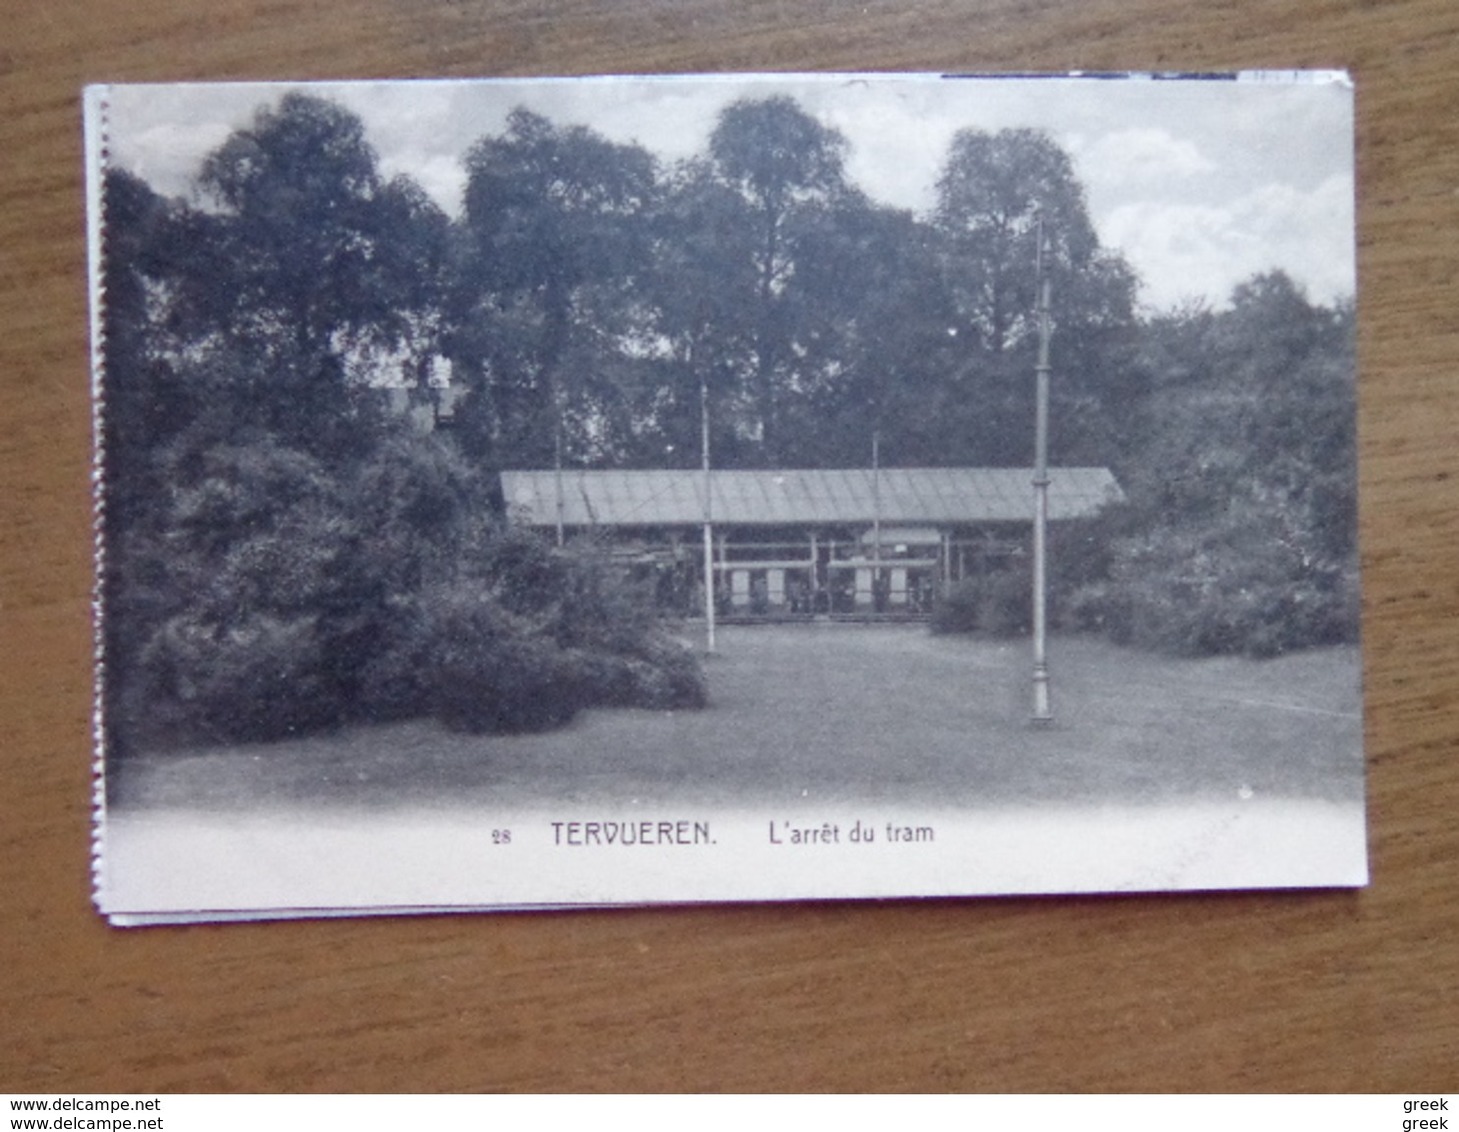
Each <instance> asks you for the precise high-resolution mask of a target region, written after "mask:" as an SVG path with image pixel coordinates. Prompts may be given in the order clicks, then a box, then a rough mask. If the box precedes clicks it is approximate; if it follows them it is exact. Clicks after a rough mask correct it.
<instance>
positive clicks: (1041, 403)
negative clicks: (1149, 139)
mask: <svg viewBox="0 0 1459 1132" xmlns="http://www.w3.org/2000/svg"><path fill="white" fill-rule="evenodd" d="M1044 251H1045V249H1044V218H1043V216H1042V215H1040V216H1039V219H1038V251H1037V252H1036V253H1035V257H1034V276H1035V278H1036V280H1037V283H1038V327H1039V354H1038V363H1037V364H1036V365H1035V366H1034V384H1035V391H1034V448H1033V451H1034V456H1033V722H1034V723H1036V724H1042V723H1048V722H1050V721H1051V720H1052V719H1053V718H1054V715H1053V712H1052V711H1051V710H1050V708H1049V659H1048V639H1047V638H1048V619H1047V608H1046V597H1047V591H1048V578H1047V574H1046V557H1047V546H1046V537H1047V528H1048V522H1049V335H1050V333H1051V330H1052V328H1051V327H1050V324H1049V279H1048V276H1047V275H1046V274H1045V263H1044Z"/></svg>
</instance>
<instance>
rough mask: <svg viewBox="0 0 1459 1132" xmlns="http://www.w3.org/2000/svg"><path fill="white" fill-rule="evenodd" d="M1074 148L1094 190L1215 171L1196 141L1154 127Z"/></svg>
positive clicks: (1121, 132) (1107, 136)
mask: <svg viewBox="0 0 1459 1132" xmlns="http://www.w3.org/2000/svg"><path fill="white" fill-rule="evenodd" d="M1071 148H1072V149H1074V157H1075V159H1076V160H1077V161H1078V163H1079V167H1080V169H1081V171H1082V172H1083V173H1084V174H1085V176H1086V178H1087V179H1088V180H1089V182H1090V186H1089V187H1090V188H1091V190H1093V191H1099V190H1105V191H1109V190H1113V189H1117V188H1129V187H1131V186H1134V185H1149V184H1152V183H1153V184H1166V183H1169V182H1170V181H1172V180H1177V181H1178V180H1183V179H1186V178H1190V177H1195V176H1197V175H1199V174H1202V173H1209V172H1211V171H1212V170H1213V169H1215V168H1216V165H1215V162H1213V161H1211V159H1210V158H1208V157H1207V156H1206V155H1205V154H1204V153H1202V152H1201V150H1200V147H1198V146H1197V145H1196V144H1195V143H1194V142H1192V141H1190V140H1188V139H1186V138H1178V137H1175V136H1174V135H1173V134H1171V133H1170V132H1169V131H1168V130H1163V129H1158V128H1154V127H1135V128H1131V129H1126V130H1116V131H1114V132H1113V133H1109V134H1103V135H1101V136H1099V137H1097V138H1096V139H1094V140H1093V141H1092V142H1088V143H1085V144H1082V145H1081V144H1078V143H1075V144H1074V145H1072V146H1071Z"/></svg>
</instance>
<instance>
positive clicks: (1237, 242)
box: [1101, 174, 1354, 307]
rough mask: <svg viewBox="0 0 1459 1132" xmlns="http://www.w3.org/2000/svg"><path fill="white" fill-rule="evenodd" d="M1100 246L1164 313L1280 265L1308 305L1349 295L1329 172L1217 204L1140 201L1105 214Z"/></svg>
mask: <svg viewBox="0 0 1459 1132" xmlns="http://www.w3.org/2000/svg"><path fill="white" fill-rule="evenodd" d="M1101 227H1102V232H1101V235H1102V237H1103V238H1104V240H1105V241H1106V242H1108V243H1110V244H1112V245H1114V246H1116V247H1118V248H1120V249H1121V250H1123V251H1124V253H1125V255H1126V257H1127V258H1128V259H1129V261H1130V263H1131V264H1132V265H1133V266H1134V268H1135V270H1136V271H1138V272H1139V273H1140V276H1141V278H1142V280H1143V281H1144V290H1143V295H1142V297H1143V299H1144V301H1145V302H1147V303H1149V304H1150V305H1152V306H1155V307H1168V306H1170V305H1172V304H1174V303H1177V302H1179V301H1181V300H1182V299H1185V298H1191V297H1196V296H1204V297H1207V298H1209V299H1212V300H1213V301H1215V302H1218V303H1219V302H1223V301H1224V300H1225V299H1226V298H1227V297H1229V295H1230V292H1231V289H1232V288H1233V287H1235V286H1236V285H1237V284H1238V283H1240V282H1242V281H1243V280H1245V279H1248V278H1250V277H1251V276H1252V275H1255V274H1257V273H1258V272H1263V271H1270V270H1273V269H1275V268H1280V269H1282V270H1284V271H1286V272H1287V273H1288V274H1289V275H1291V276H1292V277H1293V278H1294V279H1295V280H1296V281H1297V282H1298V283H1300V284H1301V285H1302V286H1303V287H1305V288H1306V289H1307V292H1308V296H1309V298H1311V299H1312V300H1314V301H1317V302H1331V301H1333V300H1334V299H1338V298H1345V297H1349V296H1351V295H1352V294H1353V289H1354V250H1353V183H1352V179H1351V177H1350V176H1347V175H1343V174H1335V175H1333V176H1331V177H1329V178H1327V179H1326V180H1325V181H1323V182H1322V183H1321V184H1319V185H1317V186H1316V188H1314V189H1312V190H1309V191H1303V190H1300V189H1297V188H1294V187H1293V186H1291V185H1284V184H1270V185H1265V186H1262V187H1260V188H1258V189H1255V190H1253V191H1251V192H1249V193H1247V194H1245V195H1243V196H1241V197H1238V198H1235V199H1234V200H1231V201H1229V202H1227V203H1225V204H1220V205H1211V204H1193V203H1183V202H1180V201H1178V200H1171V199H1169V198H1166V199H1149V200H1145V201H1139V202H1135V203H1132V204H1127V205H1122V206H1120V207H1118V208H1115V209H1113V210H1112V211H1111V212H1110V213H1109V215H1108V216H1107V217H1106V218H1105V219H1104V222H1103V224H1102V226H1101Z"/></svg>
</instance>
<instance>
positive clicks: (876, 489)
mask: <svg viewBox="0 0 1459 1132" xmlns="http://www.w3.org/2000/svg"><path fill="white" fill-rule="evenodd" d="M879 593H881V429H878V428H873V429H872V430H871V608H872V610H873V612H876V613H880V612H881V610H879V609H877V607H876V603H877V595H878V594H879Z"/></svg>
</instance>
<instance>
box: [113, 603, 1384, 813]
mask: <svg viewBox="0 0 1459 1132" xmlns="http://www.w3.org/2000/svg"><path fill="white" fill-rule="evenodd" d="M690 636H691V635H690V634H689V633H688V632H687V631H686V639H690ZM699 643H700V644H702V641H700V642H699ZM718 644H719V647H718V650H717V652H716V654H714V655H713V656H709V657H707V658H706V659H705V665H706V670H707V673H708V677H709V686H710V706H709V707H708V708H706V709H704V710H702V711H677V712H651V711H640V710H618V711H591V712H586V713H583V714H582V715H580V716H579V717H578V718H577V719H576V720H575V721H574V722H573V723H572V724H571V725H570V726H568V727H565V728H562V729H560V730H557V731H552V732H548V733H543V734H532V735H507V736H502V735H485V736H482V735H466V734H460V733H454V732H451V731H447V730H445V729H443V728H442V727H441V726H439V725H438V724H436V723H435V722H433V721H429V720H418V721H411V722H406V723H396V724H389V725H379V726H371V727H356V728H349V729H345V730H342V731H340V732H338V733H335V734H329V735H319V736H312V737H309V738H303V739H297V740H285V741H282V742H277V743H270V744H259V745H251V746H234V747H229V748H211V749H191V750H182V751H170V752H165V753H156V754H151V755H141V756H136V757H134V758H132V759H130V760H128V761H127V762H126V763H125V764H124V765H120V766H115V767H112V768H110V769H109V772H108V774H109V787H110V801H111V804H112V806H113V807H114V808H116V809H119V810H122V811H128V810H165V809H173V808H180V809H182V808H185V809H190V810H226V811H230V812H250V811H254V810H269V809H285V810H287V809H294V808H304V809H312V808H315V807H319V806H328V807H335V806H341V807H360V806H365V807H370V808H377V807H387V808H388V807H393V806H409V807H412V808H419V807H420V806H422V805H426V806H430V805H433V804H438V803H439V804H441V805H449V806H451V807H459V806H461V805H463V804H465V805H470V804H472V803H474V802H483V803H486V802H489V803H490V804H491V805H492V806H494V807H502V806H508V807H510V806H523V807H533V806H543V805H554V804H561V803H577V802H594V801H599V802H607V801H618V802H625V803H626V802H632V803H634V804H644V805H662V804H690V803H745V804H765V803H775V802H796V801H799V800H803V799H804V800H812V799H813V800H817V801H822V802H838V801H851V800H856V801H874V802H885V803H890V804H900V803H909V804H912V803H926V802H936V803H937V804H939V805H948V806H972V807H983V806H988V805H997V806H1007V805H1015V806H1017V805H1022V804H1028V805H1038V804H1046V803H1060V804H1105V803H1146V802H1150V803H1160V802H1167V801H1179V800H1206V799H1209V800H1223V799H1233V798H1237V797H1240V798H1253V797H1255V798H1305V799H1314V800H1324V801H1337V802H1351V801H1355V800H1359V799H1361V797H1362V791H1363V761H1362V722H1361V706H1360V705H1361V689H1360V665H1359V658H1358V651H1357V649H1355V648H1333V649H1322V650H1315V651H1309V652H1303V653H1298V654H1294V655H1290V656H1285V657H1279V658H1276V659H1273V660H1264V661H1253V660H1246V659H1242V658H1237V657H1218V658H1208V659H1200V660H1179V659H1172V658H1168V657H1162V656H1156V655H1152V654H1149V653H1143V652H1138V651H1133V650H1128V649H1122V648H1117V647H1115V646H1113V645H1110V644H1109V643H1107V642H1105V641H1102V640H1099V639H1095V638H1088V637H1068V638H1055V639H1054V641H1053V642H1052V643H1051V649H1050V664H1051V670H1052V688H1053V701H1054V712H1055V717H1056V718H1055V720H1054V722H1053V723H1052V724H1051V725H1038V726H1036V725H1033V724H1031V723H1030V721H1029V705H1030V703H1031V687H1030V685H1031V663H1030V656H1029V646H1028V644H1027V642H1025V641H995V640H989V639H986V638H978V637H966V636H963V637H936V636H932V635H931V634H929V633H928V632H927V630H926V629H925V627H921V626H864V625H830V624H825V625H801V626H769V625H766V626H743V627H730V628H725V629H723V630H722V631H721V633H720V635H719V642H718Z"/></svg>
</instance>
